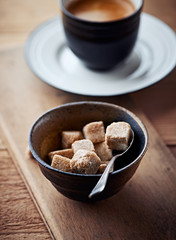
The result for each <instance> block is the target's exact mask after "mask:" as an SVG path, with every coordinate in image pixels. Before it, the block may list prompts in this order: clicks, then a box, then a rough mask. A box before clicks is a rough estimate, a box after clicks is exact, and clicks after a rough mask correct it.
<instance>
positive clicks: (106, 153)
mask: <svg viewBox="0 0 176 240" xmlns="http://www.w3.org/2000/svg"><path fill="white" fill-rule="evenodd" d="M94 147H95V152H96V154H97V155H98V156H99V158H100V159H101V160H102V161H109V160H111V158H112V150H111V149H110V148H109V147H108V145H107V143H106V142H101V143H96V144H94Z"/></svg>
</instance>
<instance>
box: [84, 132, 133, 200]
mask: <svg viewBox="0 0 176 240" xmlns="http://www.w3.org/2000/svg"><path fill="white" fill-rule="evenodd" d="M133 141H134V132H133V130H131V139H130V144H129V146H128V148H127V149H126V150H125V151H123V152H122V153H119V154H117V155H115V156H114V157H113V158H111V160H110V161H109V163H108V165H107V167H106V169H105V171H104V173H103V174H102V176H101V177H100V179H99V181H98V182H97V184H96V185H95V187H94V188H93V190H92V191H91V193H90V194H89V198H92V197H93V196H95V195H98V194H99V193H101V192H102V191H103V190H104V188H105V186H106V183H107V180H108V176H109V173H110V169H111V167H112V166H113V164H114V162H115V160H116V159H117V158H119V157H121V156H122V155H123V154H125V153H126V152H127V151H128V150H129V149H130V147H131V145H132V143H133Z"/></svg>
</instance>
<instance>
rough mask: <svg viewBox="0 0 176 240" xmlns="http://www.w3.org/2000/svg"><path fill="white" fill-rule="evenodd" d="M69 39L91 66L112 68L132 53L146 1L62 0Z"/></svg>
mask: <svg viewBox="0 0 176 240" xmlns="http://www.w3.org/2000/svg"><path fill="white" fill-rule="evenodd" d="M60 1H61V9H62V21H63V27H64V32H65V36H66V41H67V44H68V46H69V48H70V49H71V50H72V51H73V53H74V54H75V55H76V56H77V57H78V58H79V59H80V60H81V61H82V62H83V63H84V64H85V65H86V66H87V67H88V68H91V69H95V70H109V69H111V68H113V67H115V66H117V65H118V64H119V63H122V62H123V61H124V60H125V59H126V58H127V57H128V56H129V55H130V53H131V52H132V50H133V48H134V45H135V43H136V39H137V36H138V29H139V23H140V13H141V9H142V6H143V0H60Z"/></svg>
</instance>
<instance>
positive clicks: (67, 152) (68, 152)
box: [48, 148, 74, 161]
mask: <svg viewBox="0 0 176 240" xmlns="http://www.w3.org/2000/svg"><path fill="white" fill-rule="evenodd" d="M73 154H74V153H73V149H72V148H69V149H62V150H57V151H53V152H50V153H48V157H49V159H50V161H52V159H53V157H54V155H60V156H63V157H66V158H70V159H71V158H72V157H73Z"/></svg>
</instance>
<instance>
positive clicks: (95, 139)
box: [48, 121, 131, 174]
mask: <svg viewBox="0 0 176 240" xmlns="http://www.w3.org/2000/svg"><path fill="white" fill-rule="evenodd" d="M130 135H131V126H130V125H129V124H128V123H127V122H113V123H111V124H110V125H108V126H107V128H106V131H105V127H104V124H103V122H102V121H96V122H91V123H88V124H86V125H85V126H84V127H83V129H82V132H81V131H62V149H61V150H57V151H53V152H50V153H49V154H48V156H49V159H50V161H51V166H52V167H53V168H57V169H59V170H61V171H64V172H71V173H78V174H96V173H98V174H101V173H103V171H104V170H105V168H106V166H107V164H108V161H109V160H111V158H112V150H117V151H125V150H126V149H127V148H128V145H129V139H130ZM112 171H113V169H112Z"/></svg>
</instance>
